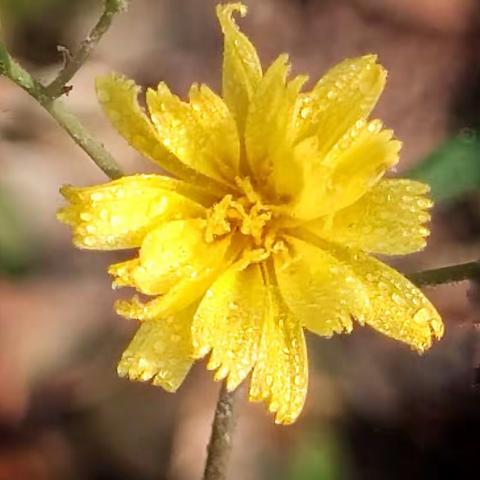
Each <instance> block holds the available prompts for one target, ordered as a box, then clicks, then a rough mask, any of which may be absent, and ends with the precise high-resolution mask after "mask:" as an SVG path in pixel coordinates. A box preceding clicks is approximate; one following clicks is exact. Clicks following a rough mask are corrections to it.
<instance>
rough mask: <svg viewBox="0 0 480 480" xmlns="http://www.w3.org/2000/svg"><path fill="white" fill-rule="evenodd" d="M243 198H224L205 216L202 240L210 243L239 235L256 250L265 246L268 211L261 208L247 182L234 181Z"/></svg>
mask: <svg viewBox="0 0 480 480" xmlns="http://www.w3.org/2000/svg"><path fill="white" fill-rule="evenodd" d="M235 180H236V183H237V185H238V186H239V187H240V189H241V190H242V193H243V195H242V196H239V197H234V196H233V195H226V196H225V197H223V198H222V200H220V201H219V202H218V203H216V204H215V205H214V206H213V207H212V208H210V209H209V210H208V213H207V227H206V231H205V239H206V241H207V242H213V241H214V240H215V239H216V238H217V237H221V236H223V235H226V234H229V233H234V232H238V233H241V234H243V235H246V236H249V237H251V239H252V240H253V242H254V244H255V245H256V246H261V245H264V244H265V242H266V239H267V236H271V235H270V234H271V233H273V232H270V231H269V228H268V226H269V224H270V221H271V220H272V217H273V212H272V210H271V208H269V207H268V206H267V205H264V204H263V203H262V201H261V198H260V196H259V195H258V194H257V193H256V192H255V191H254V189H253V187H252V184H251V183H250V180H249V179H248V178H238V177H237V178H236V179H235Z"/></svg>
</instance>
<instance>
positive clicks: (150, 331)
mask: <svg viewBox="0 0 480 480" xmlns="http://www.w3.org/2000/svg"><path fill="white" fill-rule="evenodd" d="M236 11H238V12H240V13H241V14H242V15H244V14H245V12H246V9H245V7H244V6H243V5H241V4H239V3H235V4H228V5H220V6H218V7H217V15H218V18H219V20H220V24H221V27H222V30H223V33H224V36H225V47H224V63H223V92H222V97H220V96H218V95H217V94H215V93H214V92H213V91H212V90H210V89H209V88H208V87H207V86H206V85H193V86H192V87H191V89H190V93H189V101H188V102H184V101H182V100H180V99H179V98H178V97H177V96H175V95H174V94H172V93H171V92H170V90H169V89H168V87H167V86H166V85H165V84H164V83H160V84H159V86H158V88H157V89H149V90H148V91H147V93H146V103H147V106H148V111H149V115H147V114H146V113H145V112H144V111H143V109H142V108H141V107H140V106H139V104H138V102H137V94H138V92H139V88H138V87H137V86H135V84H134V83H133V82H132V81H130V80H127V79H124V78H123V77H120V76H117V75H109V76H106V77H102V78H99V79H98V81H97V92H98V97H99V100H100V102H101V104H102V105H103V108H104V109H105V112H106V113H107V115H108V116H109V118H110V120H111V121H112V123H113V125H114V126H115V127H116V129H117V130H118V131H119V132H120V133H121V134H122V135H123V136H124V137H125V138H126V139H127V140H128V142H129V143H130V144H131V145H132V146H133V147H134V148H136V149H137V150H139V151H140V152H141V153H143V154H144V155H145V156H146V157H148V158H150V159H151V160H153V161H154V162H156V163H157V164H159V165H160V166H161V167H162V168H164V169H165V170H167V171H168V172H170V173H171V174H172V175H174V176H175V177H176V178H171V177H167V176H162V175H133V176H128V177H124V178H121V179H119V180H115V181H113V182H110V183H107V184H105V185H97V186H93V187H87V188H73V187H65V188H63V189H62V193H63V195H64V196H65V198H66V199H67V200H68V202H69V204H68V206H67V207H65V208H64V209H62V210H61V211H60V212H59V219H60V220H61V221H63V222H65V223H67V224H69V225H71V227H72V229H73V232H74V237H73V239H74V243H75V244H76V245H77V246H78V247H80V248H87V249H103V250H115V249H128V248H139V252H138V256H137V257H135V258H133V259H131V260H128V261H125V262H122V263H119V264H116V265H112V266H111V268H110V273H111V274H112V275H113V277H114V282H113V283H114V286H116V287H120V286H128V287H133V288H135V289H136V290H137V291H138V292H139V293H141V294H143V295H145V296H150V297H153V298H151V299H149V301H145V302H144V301H142V300H141V299H140V298H138V297H134V298H133V299H132V300H130V301H119V302H118V303H117V306H116V308H117V312H118V313H119V314H120V315H123V316H124V317H127V318H133V319H138V320H140V321H141V324H140V328H139V329H138V331H137V333H136V335H135V337H134V339H133V341H132V342H131V344H130V345H129V347H128V348H127V350H126V351H125V353H124V354H123V357H122V359H121V361H120V364H119V367H118V372H119V374H120V375H121V376H126V377H129V378H130V379H132V380H140V381H152V383H153V384H155V385H160V386H162V387H163V388H165V389H166V390H168V391H175V390H176V389H177V388H178V387H179V386H180V384H181V383H182V381H183V379H184V377H185V375H186V374H187V372H188V370H189V369H190V367H191V365H192V362H193V361H194V359H199V358H202V357H204V356H206V355H207V354H210V357H209V362H208V368H209V369H212V370H215V371H216V372H215V379H217V380H221V379H225V381H226V382H227V387H228V388H229V389H234V388H236V387H237V386H238V385H239V384H240V383H241V382H242V381H243V380H244V379H245V378H246V377H247V376H248V375H249V374H250V373H251V381H250V399H251V400H252V401H262V400H263V401H266V402H267V403H268V406H269V409H270V411H271V412H274V413H275V414H276V415H275V417H276V421H277V422H278V423H285V424H286V423H291V422H293V421H294V420H295V419H296V418H297V416H298V415H299V413H300V411H301V409H302V407H303V404H304V400H305V395H306V391H307V376H308V373H307V357H306V348H305V338H304V329H307V330H309V331H311V332H313V333H316V334H318V335H320V336H324V337H330V336H332V335H333V334H336V333H342V332H347V333H349V332H350V331H351V330H352V328H353V324H354V322H357V323H359V324H361V325H369V326H370V327H373V328H374V329H376V330H378V331H380V332H381V333H383V334H385V335H388V336H390V337H392V338H394V339H396V340H399V341H402V342H405V343H407V344H408V345H410V346H411V347H413V348H414V349H416V350H418V351H420V352H421V351H424V350H425V349H427V348H428V347H430V345H431V343H432V337H437V338H440V337H441V336H442V333H443V325H442V322H441V319H440V317H439V315H438V314H437V312H436V311H435V309H434V307H433V306H432V305H431V304H430V302H429V301H428V300H427V299H426V298H425V296H424V295H423V294H422V293H421V292H420V291H419V290H418V289H417V288H416V287H415V286H413V285H412V284H411V283H410V282H409V281H408V280H407V279H406V278H404V277H403V276H402V275H401V274H399V273H398V272H396V271H395V270H393V269H392V268H390V267H388V266H386V265H385V264H383V263H381V262H380V261H378V260H376V259H375V258H373V257H371V256H370V254H386V255H398V254H407V253H410V252H415V251H418V250H420V249H422V248H423V247H424V245H425V237H426V236H427V235H428V233H429V232H428V230H427V228H426V227H425V223H426V222H428V220H429V218H430V217H429V214H428V213H427V211H428V209H429V208H430V207H431V205H432V203H431V201H430V200H429V199H428V198H427V196H426V195H427V193H428V186H426V185H424V184H422V183H419V182H415V181H411V180H395V179H382V177H383V175H384V173H385V172H386V171H387V170H388V169H389V168H390V167H392V166H393V165H395V164H396V163H397V161H398V152H399V150H400V147H401V144H400V142H399V141H397V140H395V139H393V133H392V131H391V130H385V129H383V127H382V123H381V122H380V121H379V120H368V116H369V114H370V112H371V110H372V109H373V107H374V105H375V103H376V101H377V99H378V97H379V95H380V93H381V91H382V90H383V87H384V84H385V79H386V71H385V70H384V69H383V68H382V67H381V66H380V65H378V64H377V63H376V57H375V56H374V55H367V56H364V57H361V58H355V59H347V60H345V61H343V62H342V63H340V64H339V65H337V66H335V67H334V68H333V69H331V70H330V71H329V72H328V73H327V74H326V75H325V76H324V77H323V78H322V79H321V80H320V81H319V82H318V83H317V84H316V85H315V86H314V87H313V89H312V90H310V91H302V86H303V85H304V83H305V81H306V77H304V76H299V77H296V78H294V79H289V78H288V77H289V64H288V58H287V56H286V55H281V56H280V57H279V58H278V59H277V60H275V61H274V62H273V63H272V65H271V66H270V67H269V68H268V69H267V70H266V71H265V72H264V73H263V72H262V67H261V65H260V62H259V59H258V56H257V53H256V51H255V48H254V47H253V45H252V44H251V43H250V41H249V40H248V39H247V38H246V37H245V36H244V35H243V34H242V33H241V32H240V31H239V30H238V27H237V25H236V24H235V22H234V20H233V18H232V14H233V13H234V12H236Z"/></svg>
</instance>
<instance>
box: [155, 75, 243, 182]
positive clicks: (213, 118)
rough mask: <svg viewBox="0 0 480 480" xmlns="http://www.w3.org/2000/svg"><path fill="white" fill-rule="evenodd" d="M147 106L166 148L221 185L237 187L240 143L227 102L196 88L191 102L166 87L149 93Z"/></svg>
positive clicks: (205, 89) (161, 86) (202, 88)
mask: <svg viewBox="0 0 480 480" xmlns="http://www.w3.org/2000/svg"><path fill="white" fill-rule="evenodd" d="M147 104H148V108H149V111H150V115H151V117H152V121H153V123H154V125H155V128H156V131H157V136H158V138H159V139H160V141H161V142H162V143H163V145H164V146H165V147H166V148H167V149H168V150H169V151H170V152H171V153H173V154H174V155H175V156H176V157H177V158H179V159H180V160H181V161H182V162H183V163H184V164H186V165H188V166H189V167H190V168H192V169H194V170H196V171H198V172H200V173H201V174H204V175H206V176H208V177H211V178H214V179H216V180H218V181H220V182H222V183H224V184H225V183H230V184H231V185H234V184H235V181H234V179H235V176H237V175H238V173H239V172H238V166H239V165H238V164H239V160H240V143H239V139H238V134H237V128H236V125H235V121H234V120H233V117H232V115H231V113H230V111H229V110H228V108H227V106H226V105H225V103H224V101H223V100H222V99H221V98H220V97H219V96H218V95H216V94H215V93H214V92H213V91H212V90H210V89H209V88H208V87H207V86H206V85H201V86H198V85H193V86H192V87H191V89H190V102H189V103H187V102H183V101H182V100H180V98H178V97H177V96H176V95H173V94H172V93H171V92H170V90H169V89H168V87H167V86H166V85H165V84H164V83H160V84H159V86H158V88H157V90H153V89H149V90H148V91H147Z"/></svg>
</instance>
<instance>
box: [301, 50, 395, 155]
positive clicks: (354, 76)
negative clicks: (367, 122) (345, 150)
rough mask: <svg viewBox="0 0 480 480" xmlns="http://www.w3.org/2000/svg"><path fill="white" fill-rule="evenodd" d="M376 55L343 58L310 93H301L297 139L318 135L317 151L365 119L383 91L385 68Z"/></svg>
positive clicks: (330, 144)
mask: <svg viewBox="0 0 480 480" xmlns="http://www.w3.org/2000/svg"><path fill="white" fill-rule="evenodd" d="M376 61H377V56H376V55H365V56H363V57H358V58H347V59H346V60H344V61H343V62H341V63H339V64H338V65H336V66H334V67H333V68H332V69H330V70H329V71H328V72H327V73H326V75H324V76H323V77H322V78H321V79H320V80H319V81H318V83H317V84H316V85H315V87H314V88H313V90H312V91H311V92H310V93H307V94H305V95H303V97H302V100H303V107H302V108H301V109H300V111H299V122H300V125H301V127H300V131H299V134H298V139H299V140H302V139H305V138H308V137H310V136H312V135H314V136H317V137H318V139H319V155H320V157H323V156H325V155H326V154H327V153H328V152H329V150H330V149H331V148H332V147H333V146H334V145H335V144H336V143H337V142H338V141H339V140H340V139H341V138H342V136H343V135H344V134H345V133H346V132H347V131H348V130H350V129H351V127H353V126H354V124H355V122H357V121H358V120H361V119H366V118H367V117H368V115H369V114H370V112H371V111H372V109H373V107H374V106H375V104H376V103H377V100H378V97H379V96H380V94H381V93H382V91H383V88H384V86H385V81H386V77H387V72H386V70H385V69H384V68H383V67H382V66H381V65H379V64H377V63H376Z"/></svg>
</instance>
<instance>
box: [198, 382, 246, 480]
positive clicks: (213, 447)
mask: <svg viewBox="0 0 480 480" xmlns="http://www.w3.org/2000/svg"><path fill="white" fill-rule="evenodd" d="M239 390H240V388H237V389H236V390H234V391H233V392H229V391H228V390H227V388H226V386H225V383H223V384H222V387H221V389H220V394H219V397H218V402H217V407H216V409H215V417H214V419H213V424H212V433H211V435H210V441H209V443H208V449H207V462H206V464H205V473H204V474H203V480H225V479H226V478H227V470H228V460H229V458H230V451H231V450H232V437H233V431H234V429H235V426H236V424H237V414H236V411H235V400H236V396H237V393H238V391H239Z"/></svg>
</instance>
